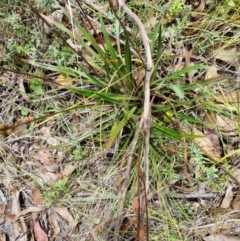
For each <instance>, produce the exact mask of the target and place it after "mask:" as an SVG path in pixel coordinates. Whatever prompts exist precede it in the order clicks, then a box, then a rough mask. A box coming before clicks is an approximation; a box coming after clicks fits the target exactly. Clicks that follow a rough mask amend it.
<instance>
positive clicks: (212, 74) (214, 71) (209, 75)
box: [205, 65, 218, 79]
mask: <svg viewBox="0 0 240 241" xmlns="http://www.w3.org/2000/svg"><path fill="white" fill-rule="evenodd" d="M216 77H218V73H217V68H216V66H214V65H213V66H211V67H210V68H209V69H208V70H207V72H206V75H205V79H213V78H216Z"/></svg>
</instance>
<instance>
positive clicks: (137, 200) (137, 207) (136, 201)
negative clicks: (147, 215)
mask: <svg viewBox="0 0 240 241" xmlns="http://www.w3.org/2000/svg"><path fill="white" fill-rule="evenodd" d="M139 205H140V204H139V197H135V198H134V200H133V210H134V212H138V210H139Z"/></svg>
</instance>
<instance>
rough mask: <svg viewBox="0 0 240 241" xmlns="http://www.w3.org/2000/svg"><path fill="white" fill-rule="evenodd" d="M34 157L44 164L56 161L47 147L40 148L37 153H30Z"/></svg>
mask: <svg viewBox="0 0 240 241" xmlns="http://www.w3.org/2000/svg"><path fill="white" fill-rule="evenodd" d="M30 156H31V157H32V158H34V159H35V160H37V161H40V162H41V163H42V164H44V165H49V164H52V163H53V162H54V159H53V157H52V155H51V154H50V152H49V151H47V150H45V149H39V150H38V151H36V152H35V153H33V154H31V155H30Z"/></svg>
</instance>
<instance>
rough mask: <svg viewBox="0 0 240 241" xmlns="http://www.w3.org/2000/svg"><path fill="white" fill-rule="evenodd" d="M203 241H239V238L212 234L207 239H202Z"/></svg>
mask: <svg viewBox="0 0 240 241" xmlns="http://www.w3.org/2000/svg"><path fill="white" fill-rule="evenodd" d="M203 240H204V241H240V238H239V237H237V236H228V235H225V234H221V233H219V234H214V235H211V236H208V237H205V238H203Z"/></svg>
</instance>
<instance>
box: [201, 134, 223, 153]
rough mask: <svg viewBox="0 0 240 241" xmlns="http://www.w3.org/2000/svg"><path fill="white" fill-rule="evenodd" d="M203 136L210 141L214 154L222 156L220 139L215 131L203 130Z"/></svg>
mask: <svg viewBox="0 0 240 241" xmlns="http://www.w3.org/2000/svg"><path fill="white" fill-rule="evenodd" d="M203 132H204V134H205V135H206V136H207V137H208V139H209V140H210V141H211V143H212V144H213V146H214V148H215V153H216V154H217V155H219V156H221V154H222V148H221V143H220V139H219V136H218V133H217V131H216V130H211V129H204V130H203Z"/></svg>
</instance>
